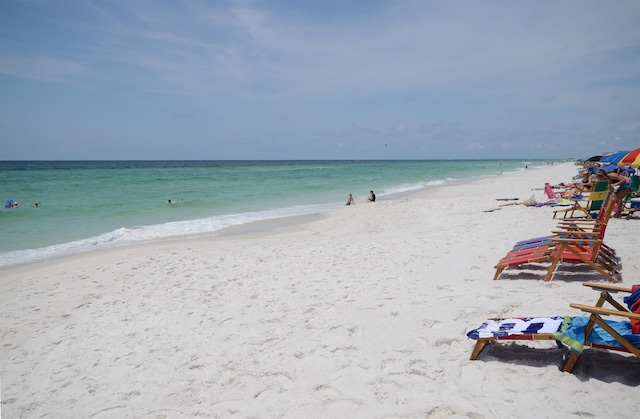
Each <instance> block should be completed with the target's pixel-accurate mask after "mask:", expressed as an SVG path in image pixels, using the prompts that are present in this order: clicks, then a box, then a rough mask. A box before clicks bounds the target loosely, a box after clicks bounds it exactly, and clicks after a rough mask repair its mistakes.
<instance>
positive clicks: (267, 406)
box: [0, 163, 640, 418]
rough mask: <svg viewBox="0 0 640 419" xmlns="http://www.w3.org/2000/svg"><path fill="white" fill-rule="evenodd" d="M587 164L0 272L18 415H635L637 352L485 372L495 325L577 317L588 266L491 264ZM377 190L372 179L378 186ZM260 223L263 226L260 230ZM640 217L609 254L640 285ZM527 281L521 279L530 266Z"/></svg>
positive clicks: (545, 228) (8, 380)
mask: <svg viewBox="0 0 640 419" xmlns="http://www.w3.org/2000/svg"><path fill="white" fill-rule="evenodd" d="M576 173H577V167H576V166H575V165H574V164H572V163H563V164H559V165H555V166H549V167H547V168H543V169H533V170H527V171H524V172H521V173H516V174H505V175H502V176H496V177H493V178H487V179H482V180H477V181H474V182H467V183H462V184H456V185H448V186H442V187H436V188H432V189H428V190H425V191H422V192H420V193H417V194H414V195H411V196H409V197H405V198H400V199H397V200H385V199H384V197H379V202H376V203H373V204H367V203H364V202H358V203H357V204H356V205H355V206H350V207H341V208H337V209H336V210H334V211H331V212H328V213H326V214H325V216H324V217H323V218H322V219H320V220H317V221H312V222H309V223H306V224H298V225H294V226H288V227H279V228H277V229H275V230H271V231H259V232H249V233H247V234H227V235H222V236H220V237H213V238H194V239H181V240H172V241H164V242H159V243H153V244H146V245H138V246H134V247H125V248H118V249H111V250H106V251H100V252H95V253H87V254H81V255H77V256H73V257H68V258H63V259H57V260H52V261H46V262H41V263H34V264H30V265H27V266H20V267H15V268H9V269H4V270H1V271H0V278H1V280H0V286H1V292H0V295H1V297H0V299H1V307H2V324H1V329H0V336H1V342H2V345H1V348H2V349H1V350H2V371H1V373H2V376H1V378H2V417H3V418H5V417H6V418H22V417H25V418H31V417H51V418H116V417H117V418H129V417H131V418H185V417H221V418H224V417H243V418H244V417H260V418H378V417H385V418H418V417H429V418H431V417H433V418H496V417H497V418H513V417H521V418H529V417H531V418H533V417H536V418H571V417H598V418H611V417H616V418H636V417H637V415H638V414H637V401H638V395H639V394H640V360H638V359H636V358H634V357H630V356H629V354H623V353H613V352H607V351H602V350H587V351H585V353H584V355H583V356H582V357H581V359H580V361H579V363H578V365H577V366H576V368H575V372H574V374H569V373H563V372H562V371H560V365H561V363H562V357H563V354H565V353H566V351H564V350H560V349H558V348H557V347H556V346H555V345H554V343H553V342H535V343H525V344H523V345H526V346H522V345H512V344H508V343H507V344H502V345H498V346H497V347H495V348H491V349H489V350H488V351H486V352H485V354H484V355H483V356H482V357H481V359H480V360H477V361H470V360H469V356H470V354H471V350H472V348H473V345H474V341H472V340H469V339H468V338H467V337H466V332H468V331H469V330H470V329H472V328H474V327H477V326H479V325H480V324H481V323H482V322H483V321H484V320H485V319H487V318H489V317H500V316H502V317H504V316H550V315H567V314H568V315H580V312H579V311H577V310H574V309H572V308H570V307H569V304H570V303H572V302H578V303H587V304H593V303H595V301H596V299H597V297H598V294H597V293H596V292H595V291H593V290H591V289H589V288H587V287H584V286H582V282H584V281H585V280H589V281H594V280H595V281H602V282H606V281H605V280H604V279H602V277H600V276H599V275H598V274H596V273H594V272H593V271H592V270H590V269H587V268H586V267H585V266H579V265H568V266H567V265H562V266H561V268H560V270H559V272H558V273H557V274H556V276H555V277H554V279H553V280H551V281H550V282H547V283H545V282H543V281H542V278H543V277H544V273H545V272H544V271H541V270H540V271H537V272H535V271H533V272H531V271H529V272H524V271H523V272H522V274H521V275H518V271H517V270H513V271H514V272H513V273H510V270H507V271H505V275H504V277H505V278H504V279H500V280H497V281H493V280H492V278H493V275H494V272H495V270H494V268H493V266H494V265H495V264H496V262H498V260H499V259H500V258H501V257H502V256H504V255H505V253H506V252H507V251H508V250H509V249H511V247H512V246H513V244H514V243H515V242H516V241H518V240H521V239H526V238H530V237H536V236H541V235H545V234H548V233H549V232H550V231H551V230H552V229H554V227H555V225H556V224H557V220H554V219H553V218H552V212H553V209H554V208H553V207H549V206H545V207H540V208H535V207H525V206H523V205H511V206H504V207H501V209H500V210H496V211H493V212H484V210H489V209H494V208H498V207H499V205H500V204H502V203H504V202H501V201H496V198H507V197H519V198H520V199H521V200H522V199H527V198H529V196H531V195H532V194H534V193H535V195H536V198H537V199H538V200H540V201H542V200H544V197H543V191H542V190H532V189H535V188H538V189H540V188H542V187H543V186H544V183H545V182H551V183H552V184H554V183H558V182H567V181H569V180H570V179H571V178H572V177H573V176H574V175H575V174H576ZM372 187H375V185H373V186H372ZM249 230H250V229H249ZM638 237H640V217H639V216H638V215H637V214H636V216H635V218H633V219H624V218H622V219H612V220H611V221H610V223H609V226H608V230H607V235H606V238H605V243H607V244H608V245H609V246H611V247H613V248H614V249H615V250H616V251H617V254H618V256H619V257H620V265H619V269H620V271H621V274H622V280H623V281H622V284H623V285H627V286H630V285H632V284H634V283H640V257H638ZM514 273H515V274H514Z"/></svg>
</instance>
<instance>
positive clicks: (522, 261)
mask: <svg viewBox="0 0 640 419" xmlns="http://www.w3.org/2000/svg"><path fill="white" fill-rule="evenodd" d="M612 209H613V194H612V193H609V194H608V197H607V199H606V205H605V206H604V207H603V208H601V211H600V214H599V215H598V218H597V219H596V220H593V219H581V220H571V221H565V222H563V223H561V224H559V227H561V228H560V229H558V230H554V231H553V232H552V234H551V235H550V236H544V237H538V238H534V239H529V240H526V241H522V242H518V243H516V245H515V246H514V247H513V249H512V250H511V251H509V252H508V253H507V254H506V255H505V256H504V257H503V258H502V259H500V261H499V262H498V263H497V264H496V265H495V268H496V273H495V275H494V277H493V279H494V280H496V279H498V278H499V277H500V275H501V274H502V272H503V271H504V270H505V269H506V268H509V267H516V266H522V265H528V264H533V263H543V262H551V265H550V266H549V268H548V270H547V274H546V276H545V278H544V280H545V281H549V280H551V278H552V277H553V275H554V273H555V271H556V268H557V267H558V265H559V264H560V263H561V262H567V263H579V264H586V265H588V266H590V267H591V268H593V269H594V270H595V271H597V272H598V273H600V274H601V275H602V276H603V277H605V278H606V279H607V280H609V281H611V282H619V279H618V278H617V276H618V271H617V270H616V265H617V261H616V255H615V251H614V250H613V249H612V248H610V247H609V246H606V245H605V244H604V234H605V232H606V227H607V222H608V220H609V219H610V217H611V211H612Z"/></svg>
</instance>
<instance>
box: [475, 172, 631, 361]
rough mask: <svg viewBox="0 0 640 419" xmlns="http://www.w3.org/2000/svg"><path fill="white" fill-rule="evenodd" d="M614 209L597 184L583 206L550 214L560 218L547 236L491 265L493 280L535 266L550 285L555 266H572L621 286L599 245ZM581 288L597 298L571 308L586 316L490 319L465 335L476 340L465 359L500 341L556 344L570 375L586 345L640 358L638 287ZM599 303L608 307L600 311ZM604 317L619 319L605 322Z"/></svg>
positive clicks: (611, 256) (603, 184) (603, 185)
mask: <svg viewBox="0 0 640 419" xmlns="http://www.w3.org/2000/svg"><path fill="white" fill-rule="evenodd" d="M614 205H615V194H614V193H613V191H612V190H611V188H609V182H608V181H600V182H598V183H597V184H596V185H595V186H594V189H593V191H592V192H591V194H590V197H589V199H588V202H587V204H586V205H582V204H581V203H579V202H575V203H574V205H573V206H572V207H571V208H566V209H561V210H557V211H555V212H554V218H555V217H556V216H557V215H558V214H562V215H563V218H561V219H560V220H559V222H558V225H557V226H556V228H555V229H554V230H553V231H552V232H551V234H549V235H546V236H541V237H535V238H532V239H529V240H523V241H520V242H518V243H516V244H515V245H514V246H513V248H512V249H511V250H510V251H509V252H508V253H507V254H506V255H505V256H504V257H503V258H502V259H500V261H499V262H498V263H497V264H496V265H495V268H496V273H495V275H494V278H493V279H494V280H496V279H499V278H500V277H501V276H502V275H503V273H504V271H505V270H506V269H508V268H519V269H522V268H526V267H528V266H534V267H536V268H537V269H538V270H539V269H540V268H541V267H542V269H545V270H546V274H545V276H544V280H545V281H549V280H551V279H552V278H553V277H554V274H555V272H556V269H557V267H558V266H559V265H561V264H563V263H573V264H581V265H584V266H587V267H589V268H591V269H593V270H594V271H596V272H597V273H598V274H600V275H601V276H602V277H603V278H605V279H607V280H608V281H609V282H612V283H617V282H620V277H619V276H620V273H619V272H618V271H617V270H616V265H617V258H616V253H615V250H614V249H613V248H611V247H609V246H607V245H606V244H605V243H604V237H605V232H606V229H607V224H608V222H609V220H610V218H611V213H612V211H613V207H614ZM584 285H585V286H588V287H591V288H593V289H595V290H598V291H600V293H601V294H600V298H599V299H598V301H597V302H596V304H595V305H593V306H590V305H584V304H577V303H572V304H571V305H570V306H571V307H572V308H575V309H578V310H581V311H583V312H585V313H586V314H587V316H586V317H583V316H574V317H571V316H556V317H548V318H510V319H504V318H501V319H489V320H487V321H486V322H484V323H483V324H482V325H481V326H480V327H478V328H476V329H473V330H471V331H470V332H468V333H467V337H469V338H471V339H475V340H476V344H475V347H474V349H473V351H472V354H471V357H470V359H471V360H475V359H478V357H479V356H480V355H481V354H482V353H483V351H484V350H485V348H486V347H487V346H488V345H490V344H491V343H494V342H497V341H503V340H510V341H518V340H525V341H526V340H551V341H555V342H556V344H557V345H558V347H561V348H563V347H566V348H568V349H569V350H570V351H569V355H568V357H567V359H566V362H565V363H564V365H563V371H566V372H572V371H573V368H574V366H575V364H576V362H577V361H578V359H579V357H580V354H581V353H582V352H583V349H584V347H587V346H588V347H596V348H601V349H608V350H615V351H623V352H629V353H631V354H633V355H635V356H636V357H637V358H640V285H634V286H632V287H622V286H619V285H612V284H599V283H592V282H587V283H584ZM619 292H622V293H627V294H629V295H628V296H626V297H625V298H624V303H625V304H626V305H627V307H625V306H624V305H623V304H621V303H619V302H618V301H616V300H615V299H614V298H613V297H612V295H611V294H614V293H619ZM604 303H608V304H609V305H610V307H603V305H604ZM603 316H616V317H618V319H620V318H622V320H618V321H614V320H608V319H604V318H603Z"/></svg>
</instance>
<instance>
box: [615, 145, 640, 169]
mask: <svg viewBox="0 0 640 419" xmlns="http://www.w3.org/2000/svg"><path fill="white" fill-rule="evenodd" d="M618 164H619V165H620V166H630V167H633V168H634V169H637V168H638V167H640V148H636V149H635V150H631V151H630V152H629V153H627V154H626V155H625V156H623V157H622V158H621V159H620V161H619V162H618Z"/></svg>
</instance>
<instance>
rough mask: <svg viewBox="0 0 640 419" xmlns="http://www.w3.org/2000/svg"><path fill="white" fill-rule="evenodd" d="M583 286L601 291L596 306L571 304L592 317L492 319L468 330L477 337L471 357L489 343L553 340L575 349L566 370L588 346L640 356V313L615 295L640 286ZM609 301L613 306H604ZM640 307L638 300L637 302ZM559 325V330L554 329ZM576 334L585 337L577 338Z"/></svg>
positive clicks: (569, 369)
mask: <svg viewBox="0 0 640 419" xmlns="http://www.w3.org/2000/svg"><path fill="white" fill-rule="evenodd" d="M583 285H585V286H588V287H591V288H593V289H594V290H598V291H600V298H599V299H598V301H597V303H596V304H595V306H587V305H583V304H575V303H572V304H571V307H572V308H575V309H578V310H581V311H584V312H586V313H589V314H590V316H589V317H569V316H565V317H548V318H514V319H490V320H488V321H487V322H485V323H483V324H482V326H481V327H479V328H477V329H474V330H471V331H470V332H468V333H467V336H468V337H470V338H472V339H475V340H476V344H475V346H474V348H473V351H472V352H471V356H470V359H471V360H475V359H478V357H479V356H480V354H481V353H482V351H483V350H484V349H485V348H486V347H487V346H488V345H490V344H492V343H494V342H498V341H507V340H508V341H520V340H553V341H555V342H556V344H557V345H558V347H565V346H567V347H569V348H570V349H571V352H570V355H569V356H568V358H567V361H566V362H565V363H564V366H563V371H565V372H572V371H573V369H574V367H575V365H576V362H577V361H578V359H579V357H580V354H581V353H582V351H583V348H584V347H585V346H589V347H593V348H601V349H608V350H615V351H622V352H629V353H632V354H634V355H635V356H636V357H637V358H640V333H634V330H633V327H634V326H632V322H640V313H635V312H631V311H629V310H628V309H627V308H625V307H624V306H623V305H622V304H620V303H619V302H618V301H616V300H615V299H614V298H613V297H612V296H611V294H613V293H617V292H624V293H631V292H632V291H633V288H637V289H638V290H640V286H634V287H633V288H630V287H621V286H615V285H607V284H597V283H590V282H587V283H584V284H583ZM637 292H639V291H636V292H635V293H637ZM635 293H634V295H635ZM605 302H607V303H609V304H610V305H611V306H612V307H613V309H608V308H603V305H604V303H605ZM629 305H631V303H629ZM638 306H640V305H638V303H636V305H634V307H638ZM608 315H611V316H618V317H621V318H623V319H624V320H623V321H621V322H613V321H605V320H604V319H603V318H602V316H608ZM560 319H562V321H560ZM627 319H628V320H627ZM515 326H520V329H519V330H516V328H515ZM525 326H526V328H525ZM556 326H557V329H556V330H553V329H555V328H556ZM571 328H573V329H571ZM636 330H637V329H636ZM576 332H577V334H576ZM621 332H622V333H621ZM576 336H579V337H580V338H581V339H579V340H577V339H576Z"/></svg>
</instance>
